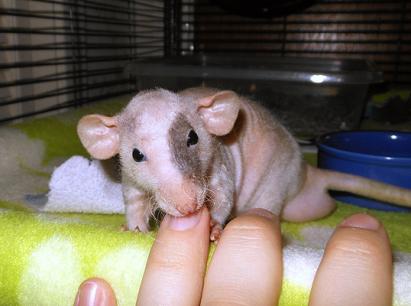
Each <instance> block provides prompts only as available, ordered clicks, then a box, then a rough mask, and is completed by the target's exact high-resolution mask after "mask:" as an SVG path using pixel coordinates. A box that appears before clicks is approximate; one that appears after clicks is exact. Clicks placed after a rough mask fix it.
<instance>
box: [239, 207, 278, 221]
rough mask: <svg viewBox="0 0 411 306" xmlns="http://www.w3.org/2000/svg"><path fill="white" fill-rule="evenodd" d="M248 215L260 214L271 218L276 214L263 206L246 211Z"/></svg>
mask: <svg viewBox="0 0 411 306" xmlns="http://www.w3.org/2000/svg"><path fill="white" fill-rule="evenodd" d="M245 214H246V215H258V216H261V217H264V218H266V219H269V220H273V219H274V214H272V213H271V212H270V211H268V210H266V209H263V208H253V209H250V210H249V211H247V212H246V213H245Z"/></svg>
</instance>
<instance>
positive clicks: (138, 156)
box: [133, 149, 146, 163]
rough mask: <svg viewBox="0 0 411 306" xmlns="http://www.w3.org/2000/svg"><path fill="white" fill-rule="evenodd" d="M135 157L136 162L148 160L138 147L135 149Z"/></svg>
mask: <svg viewBox="0 0 411 306" xmlns="http://www.w3.org/2000/svg"><path fill="white" fill-rule="evenodd" d="M133 158H134V160H135V161H136V162H138V163H139V162H142V161H145V160H146V157H145V156H144V154H143V153H141V152H140V151H139V150H138V149H133Z"/></svg>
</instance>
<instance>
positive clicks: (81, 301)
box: [74, 280, 112, 306]
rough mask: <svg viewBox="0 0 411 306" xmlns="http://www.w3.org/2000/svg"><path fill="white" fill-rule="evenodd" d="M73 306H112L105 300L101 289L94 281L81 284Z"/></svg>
mask: <svg viewBox="0 0 411 306" xmlns="http://www.w3.org/2000/svg"><path fill="white" fill-rule="evenodd" d="M74 305H75V306H108V305H112V304H110V303H109V301H108V300H107V298H106V295H105V294H104V291H103V290H102V288H101V287H100V286H99V285H98V284H97V283H96V282H94V281H90V280H88V281H86V282H84V283H83V284H81V286H80V288H79V290H78V292H77V296H76V302H75V303H74Z"/></svg>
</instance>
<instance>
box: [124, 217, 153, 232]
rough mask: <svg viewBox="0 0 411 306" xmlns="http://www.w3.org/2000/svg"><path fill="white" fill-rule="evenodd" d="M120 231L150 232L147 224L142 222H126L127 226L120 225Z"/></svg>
mask: <svg viewBox="0 0 411 306" xmlns="http://www.w3.org/2000/svg"><path fill="white" fill-rule="evenodd" d="M122 229H123V230H126V231H132V232H142V233H147V232H148V231H150V228H149V227H148V223H147V222H145V221H144V220H127V226H126V225H122Z"/></svg>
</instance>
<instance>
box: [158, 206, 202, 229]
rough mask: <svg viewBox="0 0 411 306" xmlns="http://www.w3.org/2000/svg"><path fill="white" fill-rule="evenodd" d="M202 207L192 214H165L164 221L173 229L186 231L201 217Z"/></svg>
mask: <svg viewBox="0 0 411 306" xmlns="http://www.w3.org/2000/svg"><path fill="white" fill-rule="evenodd" d="M202 212H203V209H200V210H198V211H196V212H195V213H193V214H190V215H187V216H183V217H174V216H170V215H166V216H165V218H166V222H167V225H168V227H169V228H170V229H172V230H175V231H186V230H189V229H192V228H194V227H195V226H196V225H197V224H198V223H199V222H200V219H201V215H202Z"/></svg>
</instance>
